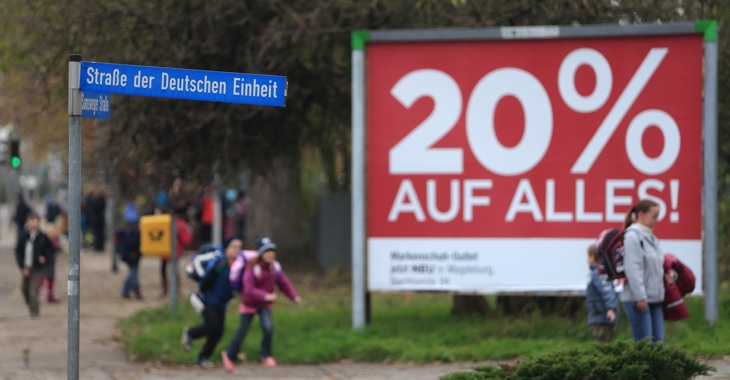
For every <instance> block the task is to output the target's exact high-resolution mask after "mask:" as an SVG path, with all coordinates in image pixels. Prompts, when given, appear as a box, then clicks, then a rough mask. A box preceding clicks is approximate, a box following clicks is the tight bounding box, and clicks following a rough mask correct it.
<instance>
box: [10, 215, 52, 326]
mask: <svg viewBox="0 0 730 380" xmlns="http://www.w3.org/2000/svg"><path fill="white" fill-rule="evenodd" d="M25 227H26V229H25V231H24V232H23V233H22V234H21V235H20V237H19V239H18V243H17V245H16V246H15V261H16V263H17V264H18V268H20V272H21V273H22V275H23V281H22V283H21V290H22V292H23V298H24V299H25V304H26V305H28V308H29V309H30V316H31V317H37V316H38V315H39V306H38V293H39V291H40V285H41V278H43V269H44V268H45V266H46V263H47V262H48V261H49V260H50V257H51V256H52V255H54V254H55V253H56V247H55V246H54V245H53V242H51V239H50V238H49V237H48V236H47V235H46V234H44V233H43V231H41V230H40V217H39V216H38V214H36V213H35V212H30V213H29V214H28V218H27V221H26V222H25Z"/></svg>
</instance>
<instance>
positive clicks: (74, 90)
mask: <svg viewBox="0 0 730 380" xmlns="http://www.w3.org/2000/svg"><path fill="white" fill-rule="evenodd" d="M80 79H81V54H71V55H69V57H68V123H69V131H68V216H69V218H68V355H67V359H68V364H67V367H66V368H67V379H68V380H78V378H79V314H80V306H81V299H80V296H79V288H80V286H79V285H80V280H81V276H80V262H81V260H80V251H79V248H80V243H81V231H80V229H81V228H80V220H81V86H80Z"/></svg>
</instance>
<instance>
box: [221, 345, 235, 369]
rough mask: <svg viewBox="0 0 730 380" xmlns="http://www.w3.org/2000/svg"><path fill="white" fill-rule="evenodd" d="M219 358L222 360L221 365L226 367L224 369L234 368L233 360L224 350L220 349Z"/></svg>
mask: <svg viewBox="0 0 730 380" xmlns="http://www.w3.org/2000/svg"><path fill="white" fill-rule="evenodd" d="M221 359H222V361H223V367H225V368H226V371H228V372H233V369H234V368H236V366H235V365H234V364H233V360H231V359H229V358H228V353H227V352H226V350H223V351H221Z"/></svg>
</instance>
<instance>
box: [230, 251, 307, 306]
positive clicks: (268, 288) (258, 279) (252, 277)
mask: <svg viewBox="0 0 730 380" xmlns="http://www.w3.org/2000/svg"><path fill="white" fill-rule="evenodd" d="M257 267H258V269H257ZM275 267H278V268H279V269H278V271H277V270H276V269H275ZM277 272H278V273H277ZM275 286H278V287H279V289H280V290H281V291H282V292H283V293H284V294H285V295H286V296H287V297H288V298H289V299H290V300H292V301H294V300H295V299H296V298H297V297H298V295H297V292H296V290H295V289H294V286H293V285H292V284H291V282H290V281H289V278H288V277H287V276H286V274H285V273H284V270H282V269H281V266H280V265H279V263H278V262H275V263H274V264H273V265H269V264H266V263H264V262H260V263H257V264H254V263H248V264H246V271H245V272H244V273H243V292H241V306H240V307H239V308H238V312H239V313H241V314H251V313H255V312H256V310H258V309H260V308H262V307H265V308H271V301H266V300H265V298H264V297H265V296H266V294H268V293H273V292H274V290H275V289H274V287H275Z"/></svg>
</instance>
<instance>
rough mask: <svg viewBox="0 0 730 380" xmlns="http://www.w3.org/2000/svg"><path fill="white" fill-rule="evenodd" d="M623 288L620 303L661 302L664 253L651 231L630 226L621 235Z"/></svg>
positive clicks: (634, 225) (635, 225)
mask: <svg viewBox="0 0 730 380" xmlns="http://www.w3.org/2000/svg"><path fill="white" fill-rule="evenodd" d="M624 271H625V273H626V285H625V286H624V291H623V292H622V293H621V301H623V302H637V301H641V300H643V299H646V300H648V301H649V303H661V302H664V253H663V252H662V250H661V248H660V247H659V241H658V240H657V238H656V237H655V236H654V235H653V234H652V233H651V231H650V230H649V229H648V228H646V227H643V226H640V225H637V224H632V225H631V226H629V228H627V229H626V232H625V233H624Z"/></svg>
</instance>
